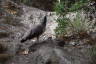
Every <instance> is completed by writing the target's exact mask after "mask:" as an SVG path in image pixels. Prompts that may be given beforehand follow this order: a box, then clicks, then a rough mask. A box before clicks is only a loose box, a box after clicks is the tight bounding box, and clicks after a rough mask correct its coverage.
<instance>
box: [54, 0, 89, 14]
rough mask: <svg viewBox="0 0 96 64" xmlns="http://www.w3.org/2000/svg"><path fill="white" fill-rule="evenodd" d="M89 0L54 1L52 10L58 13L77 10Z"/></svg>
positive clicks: (83, 6)
mask: <svg viewBox="0 0 96 64" xmlns="http://www.w3.org/2000/svg"><path fill="white" fill-rule="evenodd" d="M88 2H89V0H78V1H77V0H76V1H75V0H61V2H60V3H58V2H56V3H55V6H54V10H55V11H56V12H57V13H58V14H61V15H62V14H64V15H65V14H67V12H73V11H77V10H81V9H83V8H85V7H86V5H88Z"/></svg>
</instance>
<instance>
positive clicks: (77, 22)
mask: <svg viewBox="0 0 96 64" xmlns="http://www.w3.org/2000/svg"><path fill="white" fill-rule="evenodd" d="M71 23H72V25H73V28H74V30H75V31H76V32H82V31H84V32H86V31H88V30H89V29H90V28H91V27H90V24H91V23H90V22H88V20H87V18H86V17H85V16H84V15H80V13H77V15H76V18H75V19H74V20H73V22H71Z"/></svg>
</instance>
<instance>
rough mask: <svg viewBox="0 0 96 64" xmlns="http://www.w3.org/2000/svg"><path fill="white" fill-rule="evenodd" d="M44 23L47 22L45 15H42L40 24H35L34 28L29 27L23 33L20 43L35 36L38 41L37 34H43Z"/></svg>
mask: <svg viewBox="0 0 96 64" xmlns="http://www.w3.org/2000/svg"><path fill="white" fill-rule="evenodd" d="M46 23H47V15H45V16H44V19H43V21H42V22H41V24H39V25H37V26H36V27H35V28H32V29H30V30H29V31H27V32H26V33H25V35H24V36H23V38H22V39H21V43H23V42H25V41H27V40H31V39H32V38H35V37H36V38H37V41H39V36H40V35H41V34H43V33H44V32H45V30H46Z"/></svg>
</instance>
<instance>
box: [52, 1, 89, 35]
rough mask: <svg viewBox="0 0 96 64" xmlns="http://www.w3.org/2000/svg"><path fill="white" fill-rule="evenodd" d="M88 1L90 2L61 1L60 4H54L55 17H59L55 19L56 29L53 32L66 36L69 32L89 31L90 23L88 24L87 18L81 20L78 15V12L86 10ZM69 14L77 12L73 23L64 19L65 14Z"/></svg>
mask: <svg viewBox="0 0 96 64" xmlns="http://www.w3.org/2000/svg"><path fill="white" fill-rule="evenodd" d="M89 1H90V0H61V2H60V3H58V2H56V3H55V6H54V10H55V11H56V13H57V15H59V17H58V19H57V23H58V27H57V28H56V30H55V32H56V34H57V35H60V34H61V35H62V34H67V33H68V32H70V31H71V32H80V31H87V30H89V29H90V26H89V25H90V22H88V20H87V18H85V17H84V18H83V17H82V16H81V15H80V14H79V13H81V12H79V11H80V10H85V9H87V6H88V3H89ZM69 12H79V13H78V14H77V15H76V18H75V19H74V21H71V20H69V19H68V18H66V14H68V13H69ZM61 17H63V18H61ZM66 19H67V20H66ZM69 29H70V31H69Z"/></svg>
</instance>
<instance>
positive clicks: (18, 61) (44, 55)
mask: <svg viewBox="0 0 96 64" xmlns="http://www.w3.org/2000/svg"><path fill="white" fill-rule="evenodd" d="M59 42H60V41H57V40H56V39H55V40H49V39H48V40H45V41H42V42H40V43H39V44H38V43H37V44H33V45H32V46H30V47H29V50H30V52H29V54H27V55H22V54H21V55H15V56H14V57H13V58H12V59H11V60H9V61H8V62H6V63H5V64H11V63H13V64H90V63H89V60H90V59H89V56H87V52H86V50H87V48H85V50H84V48H83V49H79V48H77V49H76V48H74V47H72V48H69V49H68V48H66V47H60V46H58V44H57V43H59ZM64 46H66V45H64ZM33 49H34V50H33ZM85 53H86V55H85Z"/></svg>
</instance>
